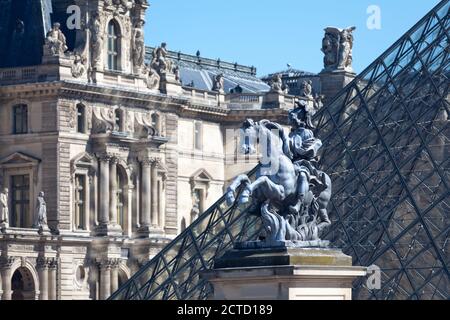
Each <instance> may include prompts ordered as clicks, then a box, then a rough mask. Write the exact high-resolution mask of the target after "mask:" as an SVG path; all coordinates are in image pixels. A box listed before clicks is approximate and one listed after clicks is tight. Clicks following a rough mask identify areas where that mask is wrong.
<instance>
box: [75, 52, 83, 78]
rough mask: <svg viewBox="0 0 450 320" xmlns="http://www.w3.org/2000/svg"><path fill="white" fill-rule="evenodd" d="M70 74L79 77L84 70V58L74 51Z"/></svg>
mask: <svg viewBox="0 0 450 320" xmlns="http://www.w3.org/2000/svg"><path fill="white" fill-rule="evenodd" d="M71 72H72V76H73V77H74V78H79V77H81V76H83V75H84V73H85V72H86V58H85V57H82V56H81V55H80V54H78V53H75V58H74V61H73V64H72V68H71Z"/></svg>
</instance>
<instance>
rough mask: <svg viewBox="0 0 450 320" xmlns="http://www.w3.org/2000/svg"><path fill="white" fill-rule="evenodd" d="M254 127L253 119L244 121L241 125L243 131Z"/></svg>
mask: <svg viewBox="0 0 450 320" xmlns="http://www.w3.org/2000/svg"><path fill="white" fill-rule="evenodd" d="M254 125H255V121H253V119H247V120H245V121H244V124H243V125H242V127H243V128H244V129H248V128H250V127H253V126H254Z"/></svg>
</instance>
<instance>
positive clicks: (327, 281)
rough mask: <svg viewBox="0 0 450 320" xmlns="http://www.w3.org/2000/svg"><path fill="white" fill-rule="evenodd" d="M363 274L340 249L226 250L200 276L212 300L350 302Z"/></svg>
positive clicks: (281, 248)
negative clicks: (354, 285)
mask: <svg viewBox="0 0 450 320" xmlns="http://www.w3.org/2000/svg"><path fill="white" fill-rule="evenodd" d="M365 275H366V268H363V267H353V266H352V258H351V257H349V256H347V255H344V254H343V253H342V251H341V250H336V249H323V248H316V249H314V248H289V247H284V248H283V247H279V248H275V249H234V250H231V251H229V252H227V253H226V254H225V255H224V256H223V257H221V258H220V259H218V260H217V261H216V263H215V267H214V269H213V270H208V271H204V272H203V273H202V275H201V276H202V277H203V278H204V279H206V280H208V281H209V282H210V283H211V284H212V286H213V287H214V297H213V299H214V300H351V298H352V282H353V280H355V279H356V278H357V277H362V276H365Z"/></svg>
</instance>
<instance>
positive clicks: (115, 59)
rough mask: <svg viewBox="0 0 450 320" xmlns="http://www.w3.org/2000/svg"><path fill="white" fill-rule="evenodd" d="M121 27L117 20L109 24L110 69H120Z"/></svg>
mask: <svg viewBox="0 0 450 320" xmlns="http://www.w3.org/2000/svg"><path fill="white" fill-rule="evenodd" d="M119 52H120V28H119V25H118V24H117V22H116V21H114V20H111V21H110V22H109V24H108V69H109V70H113V71H118V70H119V58H120V54H119Z"/></svg>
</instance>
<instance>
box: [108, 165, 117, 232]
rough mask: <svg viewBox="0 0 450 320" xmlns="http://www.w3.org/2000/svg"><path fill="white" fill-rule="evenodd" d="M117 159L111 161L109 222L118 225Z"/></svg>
mask: <svg viewBox="0 0 450 320" xmlns="http://www.w3.org/2000/svg"><path fill="white" fill-rule="evenodd" d="M117 163H118V160H117V158H112V159H111V161H110V171H109V221H110V224H112V225H114V226H116V225H117Z"/></svg>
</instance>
